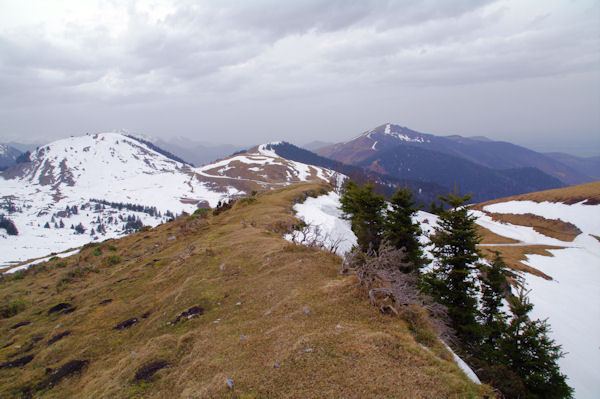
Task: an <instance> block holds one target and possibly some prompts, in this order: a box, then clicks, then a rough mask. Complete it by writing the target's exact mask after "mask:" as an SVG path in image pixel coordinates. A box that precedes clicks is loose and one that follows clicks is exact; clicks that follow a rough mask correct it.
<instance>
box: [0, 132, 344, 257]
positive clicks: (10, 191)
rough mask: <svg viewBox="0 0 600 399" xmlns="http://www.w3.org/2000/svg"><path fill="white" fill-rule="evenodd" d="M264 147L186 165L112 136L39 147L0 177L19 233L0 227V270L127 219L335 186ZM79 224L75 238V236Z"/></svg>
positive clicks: (0, 207) (101, 234)
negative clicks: (321, 184) (256, 193)
mask: <svg viewBox="0 0 600 399" xmlns="http://www.w3.org/2000/svg"><path fill="white" fill-rule="evenodd" d="M144 139H146V138H144ZM267 147H268V145H263V146H260V147H259V149H258V150H257V151H254V152H251V153H245V154H240V155H236V156H233V157H230V158H227V159H224V160H222V161H219V162H216V163H214V164H211V165H206V166H203V167H200V168H193V167H191V166H189V165H186V164H183V163H181V162H177V161H174V160H172V159H170V158H167V157H166V156H164V155H162V154H160V153H158V152H156V151H154V150H152V149H150V148H149V147H148V146H146V145H145V144H143V143H141V142H139V141H138V140H136V139H134V138H130V137H126V136H124V135H122V134H119V133H100V134H94V135H86V136H80V137H71V138H68V139H64V140H58V141H55V142H53V143H50V144H48V145H45V146H42V147H40V148H39V149H38V150H37V151H36V152H34V153H33V154H32V155H31V161H32V162H30V163H27V164H22V165H20V166H19V167H17V168H16V169H13V170H11V171H9V172H8V173H3V174H2V175H0V214H5V215H6V216H7V217H9V218H10V219H11V220H12V221H13V222H14V223H15V225H16V227H17V229H18V231H19V235H18V236H9V235H7V234H6V231H5V230H4V229H1V230H0V267H1V266H9V265H14V264H15V262H22V261H25V260H27V259H32V258H37V257H42V256H46V255H48V254H49V253H51V252H60V251H64V250H67V249H70V248H74V247H78V246H81V245H83V244H85V243H87V242H89V241H91V240H104V239H107V238H111V237H119V236H122V235H124V234H127V233H128V232H129V231H130V230H129V231H126V230H125V227H126V226H127V225H128V222H130V221H131V219H132V218H133V222H132V223H134V222H135V223H136V224H137V225H138V226H139V225H140V224H142V225H150V226H155V225H157V224H159V223H162V222H164V221H166V220H168V219H169V218H171V217H172V216H173V215H176V214H180V213H181V212H188V213H191V212H193V211H194V210H195V209H196V208H197V207H198V206H207V205H208V206H211V207H214V206H216V205H217V203H218V202H219V201H222V200H225V199H229V198H232V197H239V196H243V195H244V194H245V193H250V192H251V191H253V190H262V189H268V188H271V187H277V186H281V185H286V184H291V183H295V182H298V181H309V180H325V181H332V182H333V181H336V182H337V181H339V176H338V174H337V173H336V172H333V171H331V170H328V169H324V168H319V167H316V166H312V165H306V164H303V163H300V162H293V161H289V160H286V159H283V158H281V157H279V156H277V154H276V153H275V152H274V151H273V150H271V149H268V148H267ZM96 200H100V201H102V202H97V201H96ZM117 203H118V204H132V205H135V206H129V207H128V209H127V208H123V207H120V206H117ZM79 224H81V225H82V227H83V228H84V233H83V234H76V232H75V227H77V226H78V225H79ZM130 224H131V223H130ZM63 225H64V227H61V226H63ZM80 230H81V229H80Z"/></svg>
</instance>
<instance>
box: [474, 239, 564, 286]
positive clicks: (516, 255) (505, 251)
mask: <svg viewBox="0 0 600 399" xmlns="http://www.w3.org/2000/svg"><path fill="white" fill-rule="evenodd" d="M549 249H561V247H553V246H549V245H523V246H520V245H515V246H501V245H499V246H485V247H479V250H480V251H481V252H482V254H483V255H484V256H485V257H486V258H488V259H490V260H491V259H494V257H495V252H499V253H500V255H502V258H503V259H504V261H505V262H506V265H507V266H508V267H510V268H511V269H513V270H517V271H522V272H527V273H531V274H534V275H536V276H539V277H543V278H545V279H548V280H550V279H551V278H550V276H548V275H547V274H544V273H542V272H541V271H539V270H538V269H536V268H534V267H531V266H528V265H526V264H524V263H523V261H524V260H527V257H526V256H527V255H543V256H553V255H552V253H550V252H548V250H549Z"/></svg>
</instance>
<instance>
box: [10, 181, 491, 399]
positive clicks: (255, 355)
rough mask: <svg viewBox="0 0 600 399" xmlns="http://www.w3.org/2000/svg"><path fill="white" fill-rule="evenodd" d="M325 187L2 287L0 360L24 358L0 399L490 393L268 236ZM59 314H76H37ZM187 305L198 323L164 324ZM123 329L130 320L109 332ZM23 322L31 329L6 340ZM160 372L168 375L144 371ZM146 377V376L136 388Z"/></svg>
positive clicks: (334, 272)
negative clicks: (71, 368) (10, 308)
mask: <svg viewBox="0 0 600 399" xmlns="http://www.w3.org/2000/svg"><path fill="white" fill-rule="evenodd" d="M324 187H325V186H324V185H322V184H317V183H315V184H300V185H294V186H289V187H285V188H282V189H279V190H276V191H274V192H268V193H261V194H259V195H257V197H256V198H257V199H256V201H253V202H252V204H243V203H242V204H236V205H234V207H233V208H232V209H231V210H228V211H226V212H223V213H221V214H220V215H218V216H216V217H215V216H212V215H208V214H207V215H205V217H203V218H193V219H191V220H190V219H189V218H186V217H182V218H180V219H178V220H176V221H173V222H170V223H166V224H164V225H161V226H158V227H156V228H154V229H152V230H150V231H146V232H140V233H136V234H133V235H130V236H127V237H125V238H122V239H120V240H110V241H108V242H106V243H103V245H102V246H101V247H100V248H101V251H102V254H101V255H98V256H97V255H95V254H94V249H95V248H98V247H89V248H85V249H84V250H82V251H81V252H80V253H79V254H77V255H74V256H71V257H70V258H66V259H64V262H66V263H67V265H68V266H67V268H57V264H56V262H55V261H53V262H47V263H46V264H44V265H45V266H44V267H43V268H40V269H39V271H38V272H37V273H34V272H32V271H29V272H26V273H25V274H24V278H23V279H21V280H15V281H2V282H0V288H1V291H0V292H1V294H0V299H2V298H13V299H14V298H23V300H25V301H27V303H28V306H27V307H26V308H25V309H22V310H21V312H20V313H18V314H15V315H14V316H12V317H10V318H9V319H4V320H0V331H1V334H0V362H4V361H6V360H7V359H15V358H21V357H23V356H26V355H31V356H33V359H32V360H31V361H30V362H29V363H28V364H26V365H24V366H23V367H20V368H10V369H2V370H0V397H8V398H10V397H20V392H22V391H23V389H25V388H27V387H29V388H30V389H34V388H35V387H36V386H37V387H41V388H40V390H39V391H37V392H35V394H34V396H35V397H48V398H70V397H90V398H91V397H93V398H141V397H169V398H198V397H201V398H227V397H230V398H278V397H284V398H306V397H312V398H328V397H331V398H339V397H344V398H442V397H443V398H476V397H482V396H484V395H490V394H491V390H490V389H489V387H487V386H477V385H475V384H473V383H471V382H470V381H469V380H468V379H467V378H466V376H465V375H464V374H463V373H462V372H461V371H460V370H459V369H458V367H457V366H456V364H455V363H454V362H453V361H452V360H451V356H450V355H449V353H448V352H447V351H446V350H445V349H444V348H443V347H442V346H441V345H439V344H436V343H435V341H433V342H432V346H431V347H430V349H429V350H426V349H424V348H423V347H422V346H421V345H420V344H419V343H418V342H417V340H416V339H415V333H414V332H412V331H411V330H410V329H409V325H408V323H407V322H406V321H403V320H402V319H400V318H397V317H392V316H388V315H383V314H380V313H379V312H378V311H377V308H375V307H373V306H371V305H370V304H369V301H368V298H366V297H365V296H364V295H363V294H362V293H361V292H360V288H359V287H358V286H357V283H356V280H355V278H354V277H353V276H341V275H340V274H339V273H338V270H339V268H338V267H339V263H340V262H341V259H340V258H339V257H337V256H335V255H333V254H330V253H328V252H323V251H317V250H314V249H309V248H305V247H302V246H296V245H293V244H290V243H287V242H286V241H284V240H283V239H282V237H281V234H280V233H279V232H274V231H273V230H274V226H291V225H293V224H294V223H297V221H296V219H295V218H294V217H293V215H292V212H291V207H292V204H293V199H294V198H296V197H298V196H299V195H301V194H302V192H305V191H307V190H319V189H322V188H324ZM249 205H250V206H249ZM173 236H174V237H175V238H174V239H172V237H173ZM108 256H116V257H118V258H119V260H120V261H119V262H116V263H113V262H110V261H107V260H106V259H108ZM86 267H87V268H89V270H93V271H94V272H93V273H80V274H77V275H76V276H73V278H72V279H71V280H70V281H69V282H68V283H67V284H64V287H62V289H61V291H60V292H59V293H56V290H55V287H56V285H57V283H58V282H59V281H60V280H61V279H62V278H64V276H65V273H67V272H69V271H71V270H73V271H74V270H77V268H80V269H79V270H86V269H85V268H86ZM109 300H110V301H109ZM58 303H67V304H69V305H71V306H72V307H73V308H74V310H73V311H72V312H70V313H67V314H61V312H55V313H50V314H48V309H50V308H51V307H53V306H55V305H56V304H58ZM193 306H198V307H201V308H202V309H203V314H201V315H199V316H198V317H197V318H189V319H184V320H180V321H179V322H178V323H176V324H173V323H172V322H173V321H174V320H175V319H176V317H177V316H178V315H180V314H181V313H182V312H183V311H185V310H188V309H190V308H191V307H193ZM419 317H423V315H421V316H419ZM131 318H137V319H138V323H137V324H135V325H133V326H131V327H129V328H125V329H122V330H113V327H114V326H115V325H117V324H118V323H120V322H122V321H124V320H128V319H131ZM23 321H31V322H32V323H31V324H28V325H24V326H22V327H19V328H17V329H14V330H11V329H10V326H12V325H15V323H18V322H23ZM426 324H427V323H425V322H423V321H422V320H420V321H419V326H420V329H422V330H423V331H420V332H419V334H421V335H422V336H421V338H420V339H427V340H429V338H430V337H428V336H427V332H426ZM67 331H68V332H69V333H68V334H65V335H64V336H63V337H62V338H61V339H60V340H56V341H53V342H52V343H49V341H50V340H52V339H53V338H55V337H56V336H57V335H58V334H61V333H64V332H67ZM428 342H431V340H429V341H428ZM19 346H20V348H19ZM72 361H89V363H85V368H83V369H82V370H81V372H79V373H75V374H73V375H70V376H68V377H65V378H63V379H62V380H60V381H59V382H57V384H56V386H54V387H48V386H44V385H40V383H41V382H43V381H47V378H48V377H47V375H46V368H51V369H52V370H58V369H59V368H60V367H61V366H63V365H64V364H69V363H68V362H72ZM71 364H76V363H71ZM78 364H83V363H78ZM157 364H158V365H168V366H166V367H155V366H152V367H150V366H148V365H157ZM145 368H151V369H152V370H151V371H152V373H146V374H148V377H147V379H139V378H138V379H136V374H137V375H138V376H139V374H138V373H139V372H140V370H145ZM150 374H151V375H150ZM228 379H231V380H233V389H231V388H229V387H228V385H227V383H226V381H227V380H228Z"/></svg>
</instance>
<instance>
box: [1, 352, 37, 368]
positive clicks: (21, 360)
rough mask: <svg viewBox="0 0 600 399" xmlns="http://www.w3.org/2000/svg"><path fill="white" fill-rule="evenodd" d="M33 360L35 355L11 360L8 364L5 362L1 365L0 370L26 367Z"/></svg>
mask: <svg viewBox="0 0 600 399" xmlns="http://www.w3.org/2000/svg"><path fill="white" fill-rule="evenodd" d="M32 360H33V355H27V356H23V357H21V358H19V359H15V360H10V361H8V362H4V363H2V364H0V369H4V368H14V367H22V366H25V365H26V364H27V363H29V362H30V361H32Z"/></svg>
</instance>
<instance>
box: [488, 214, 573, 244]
mask: <svg viewBox="0 0 600 399" xmlns="http://www.w3.org/2000/svg"><path fill="white" fill-rule="evenodd" d="M486 213H487V214H488V215H489V216H491V218H492V220H494V221H496V222H502V223H510V224H514V225H519V226H528V227H533V229H534V230H535V231H537V232H538V233H540V234H543V235H545V236H547V237H552V238H556V239H557V240H561V241H567V242H570V241H573V240H574V239H575V237H577V236H578V235H579V234H581V230H579V229H578V228H577V226H575V225H574V224H572V223H568V222H563V221H562V220H558V219H546V218H544V217H542V216H538V215H533V214H531V213H526V214H523V215H515V214H512V213H490V212H486ZM498 243H499V242H498Z"/></svg>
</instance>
